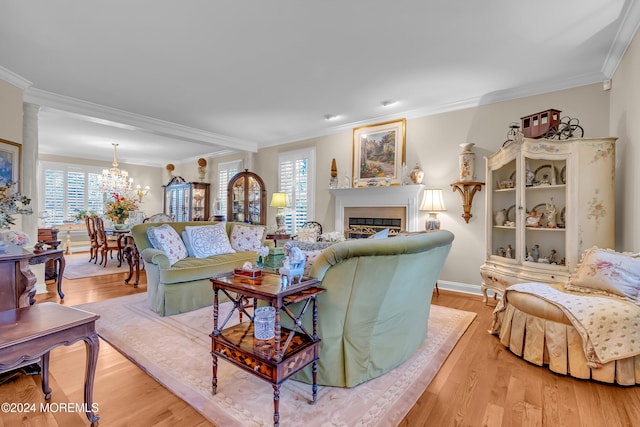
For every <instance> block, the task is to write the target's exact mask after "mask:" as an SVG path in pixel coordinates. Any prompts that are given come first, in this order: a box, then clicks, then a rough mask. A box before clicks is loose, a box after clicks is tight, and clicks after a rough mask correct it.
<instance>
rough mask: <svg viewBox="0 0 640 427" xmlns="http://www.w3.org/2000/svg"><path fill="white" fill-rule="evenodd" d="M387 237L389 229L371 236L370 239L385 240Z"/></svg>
mask: <svg viewBox="0 0 640 427" xmlns="http://www.w3.org/2000/svg"><path fill="white" fill-rule="evenodd" d="M387 237H389V229H388V228H385V229H384V230H380V231H378V232H377V233H376V234H372V235H371V236H370V237H369V238H370V239H386V238H387Z"/></svg>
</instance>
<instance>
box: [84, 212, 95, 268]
mask: <svg viewBox="0 0 640 427" xmlns="http://www.w3.org/2000/svg"><path fill="white" fill-rule="evenodd" d="M84 223H85V225H86V227H87V234H88V235H89V262H91V261H93V263H94V264H96V262H97V261H98V240H97V239H96V224H95V219H94V217H93V216H92V215H85V216H84Z"/></svg>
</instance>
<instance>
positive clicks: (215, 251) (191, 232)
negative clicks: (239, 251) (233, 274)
mask: <svg viewBox="0 0 640 427" xmlns="http://www.w3.org/2000/svg"><path fill="white" fill-rule="evenodd" d="M184 230H185V231H186V232H187V238H188V239H189V244H191V249H192V250H193V255H194V256H195V257H196V258H206V257H210V256H212V255H222V254H232V253H234V252H235V251H234V250H233V248H232V247H231V244H230V243H229V237H228V236H227V224H226V223H225V222H221V223H218V224H216V225H200V226H189V225H187V226H185V227H184Z"/></svg>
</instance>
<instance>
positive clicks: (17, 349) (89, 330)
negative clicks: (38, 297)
mask: <svg viewBox="0 0 640 427" xmlns="http://www.w3.org/2000/svg"><path fill="white" fill-rule="evenodd" d="M99 317H100V316H99V315H97V314H93V313H89V312H87V311H84V310H79V309H76V308H72V307H65V306H62V305H59V304H54V303H52V302H45V303H41V304H36V305H34V306H30V307H23V308H18V309H12V310H5V311H0V371H6V370H9V369H13V368H15V367H17V366H20V365H22V364H24V363H25V362H30V361H34V362H35V361H36V360H37V359H38V358H41V364H42V392H43V393H44V398H45V399H46V400H49V399H50V398H51V388H50V387H49V352H50V351H51V350H52V349H53V348H55V347H58V346H60V345H62V344H64V345H70V344H73V343H75V342H77V341H79V340H83V341H84V342H85V347H86V353H87V364H86V371H85V381H84V403H85V408H84V409H85V411H86V414H87V418H88V419H89V421H90V422H91V423H95V422H96V421H98V419H99V418H100V417H99V416H97V415H96V414H95V412H94V407H93V381H94V378H95V372H96V365H97V362H98V351H99V340H98V335H97V334H96V331H95V322H96V320H97V319H98V318H99Z"/></svg>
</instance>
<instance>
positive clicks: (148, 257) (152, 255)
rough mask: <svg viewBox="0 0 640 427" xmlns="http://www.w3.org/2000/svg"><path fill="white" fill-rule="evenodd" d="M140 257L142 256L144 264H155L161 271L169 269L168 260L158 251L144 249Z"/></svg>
mask: <svg viewBox="0 0 640 427" xmlns="http://www.w3.org/2000/svg"><path fill="white" fill-rule="evenodd" d="M140 256H142V259H143V260H144V262H145V264H155V265H157V266H158V268H160V269H161V270H166V269H168V268H171V264H169V258H167V255H166V254H165V253H164V252H162V251H161V250H159V249H153V248H147V249H144V250H143V251H142V253H141V254H140Z"/></svg>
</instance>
